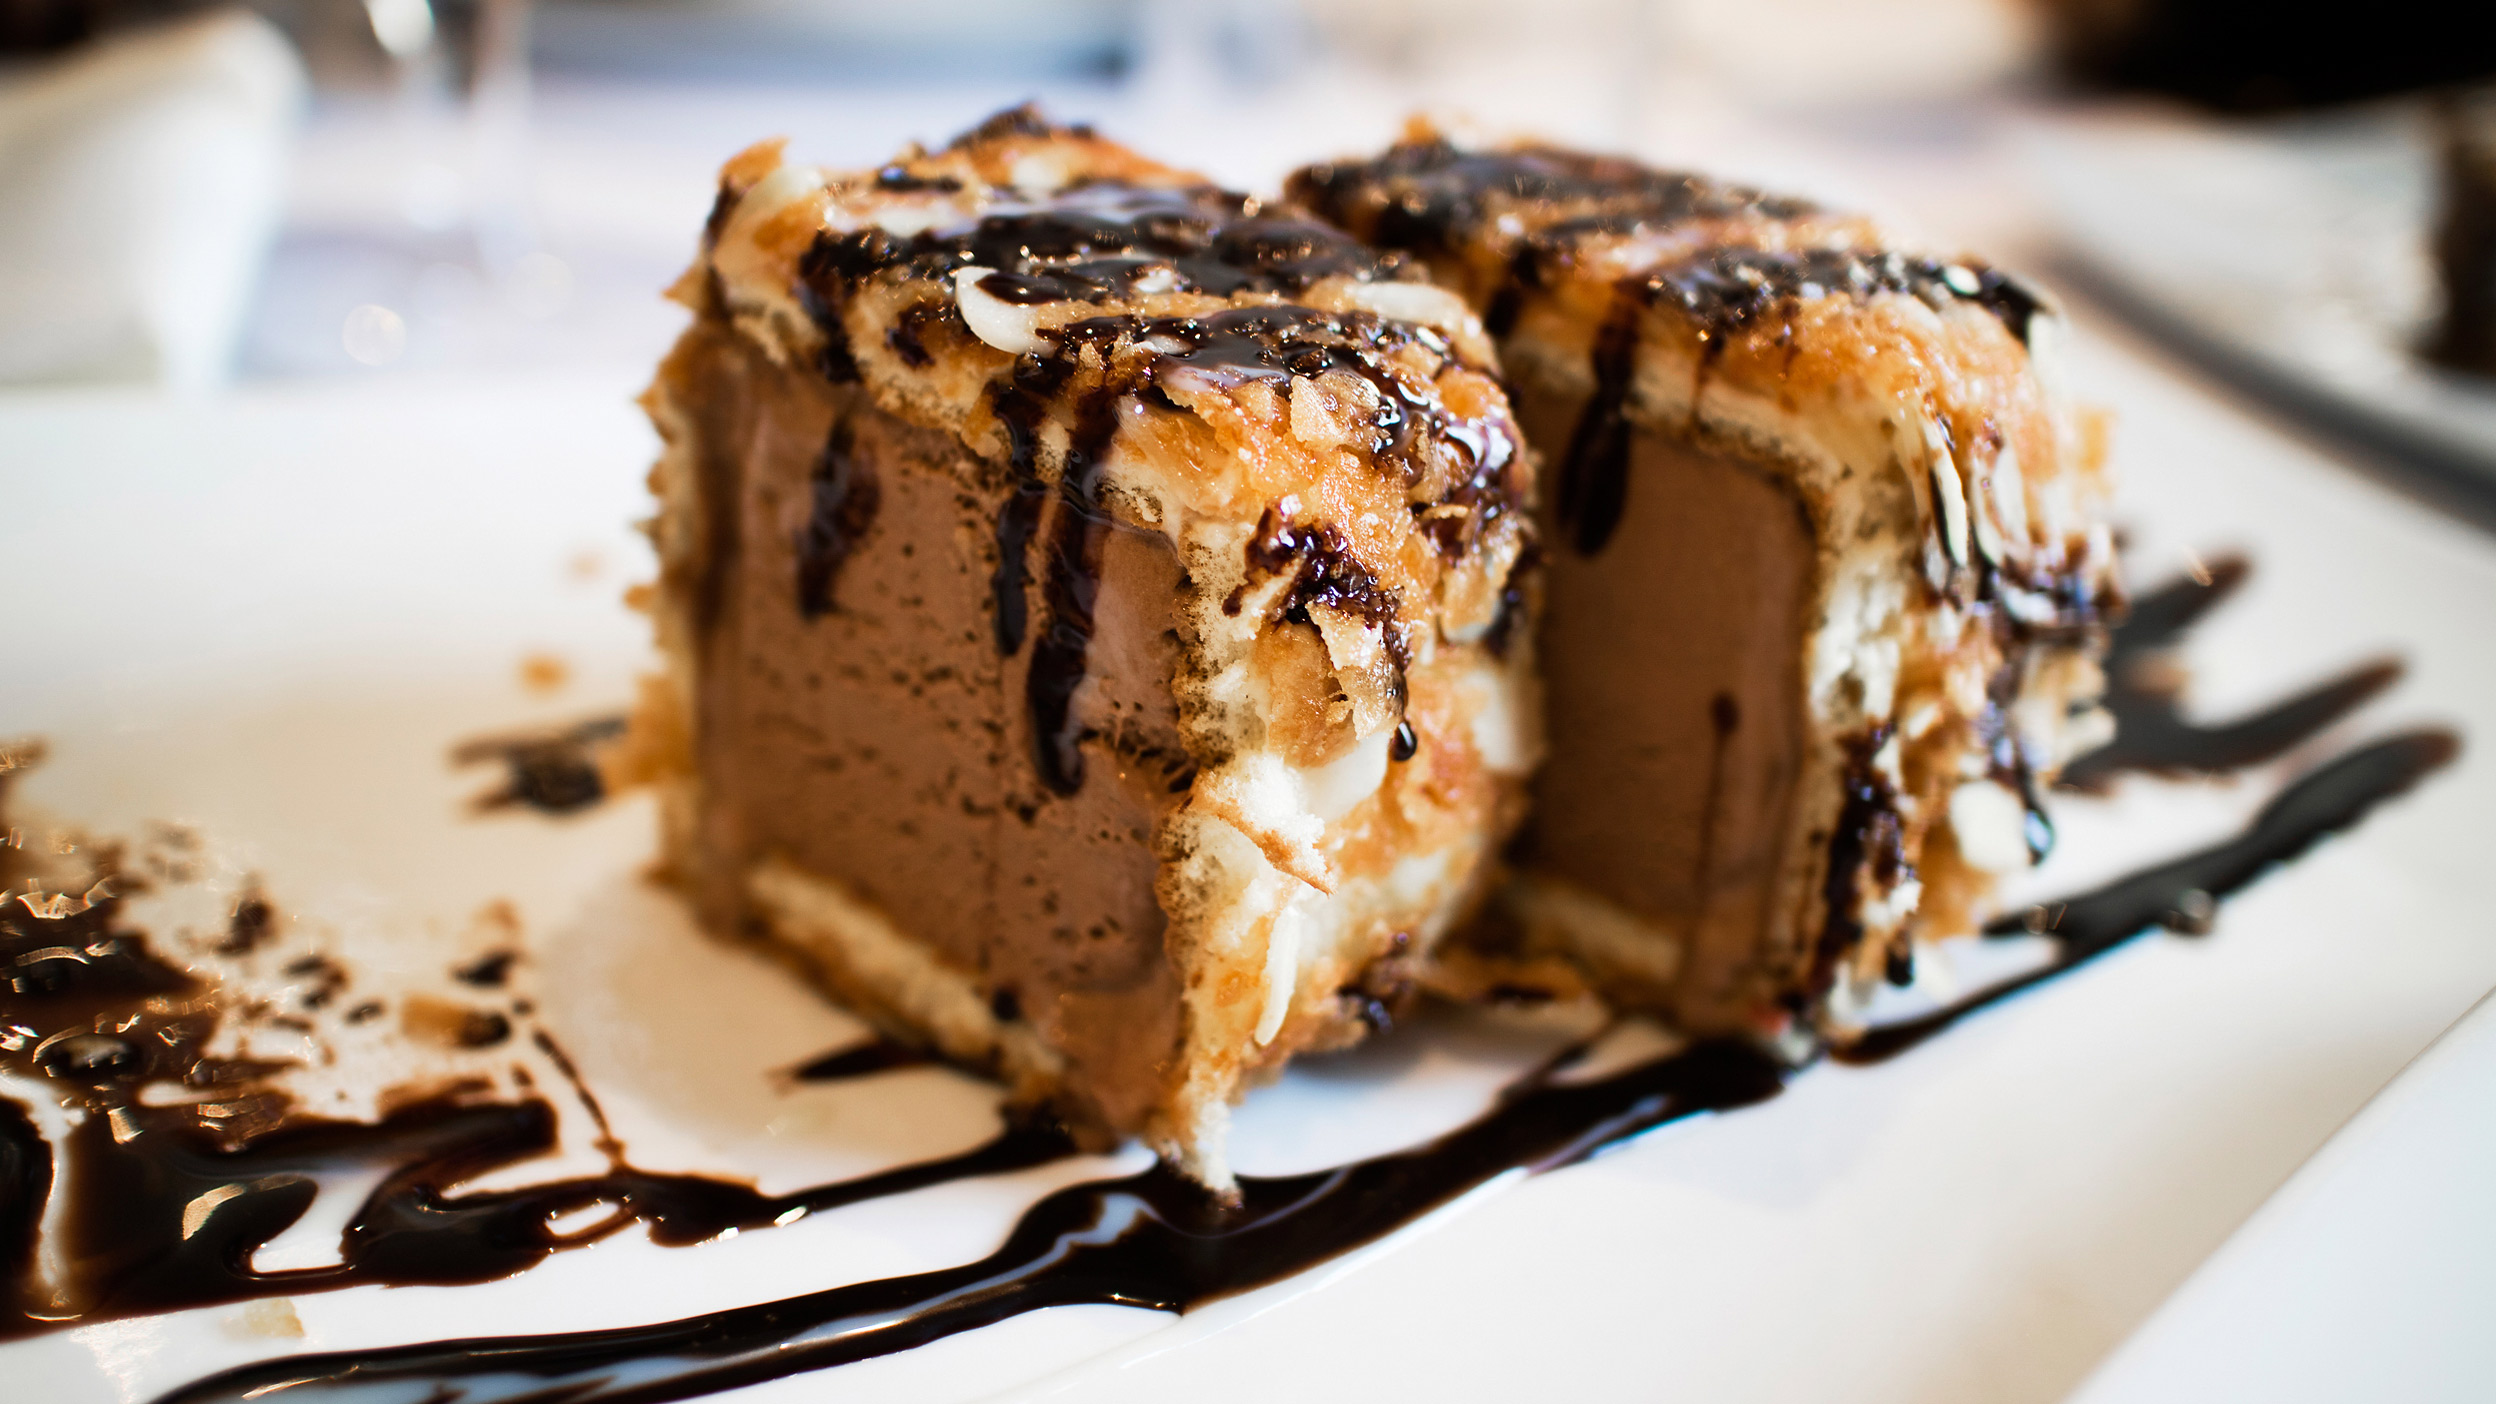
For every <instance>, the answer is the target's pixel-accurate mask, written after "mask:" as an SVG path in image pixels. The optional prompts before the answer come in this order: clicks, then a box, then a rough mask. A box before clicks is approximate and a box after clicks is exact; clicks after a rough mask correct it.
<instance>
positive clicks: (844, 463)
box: [795, 418, 881, 619]
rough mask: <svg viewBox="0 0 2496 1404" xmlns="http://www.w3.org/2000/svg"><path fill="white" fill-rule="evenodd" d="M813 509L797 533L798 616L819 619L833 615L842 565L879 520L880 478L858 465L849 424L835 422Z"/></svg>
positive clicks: (818, 467) (818, 470)
mask: <svg viewBox="0 0 2496 1404" xmlns="http://www.w3.org/2000/svg"><path fill="white" fill-rule="evenodd" d="M810 485H811V490H812V491H811V496H812V510H811V511H810V512H809V513H808V514H807V517H806V525H804V526H802V527H800V528H798V531H797V541H796V543H795V545H796V547H797V612H798V613H799V614H800V615H801V616H803V617H805V618H807V619H817V618H820V617H822V616H823V615H826V614H829V613H831V612H832V610H833V601H832V586H833V582H835V581H836V580H838V579H839V578H840V573H841V563H842V562H843V561H846V560H848V559H849V553H850V552H851V551H852V550H854V549H856V547H857V545H858V539H859V538H860V537H862V536H864V535H866V532H867V528H868V527H869V526H870V525H872V524H873V523H874V521H875V509H876V507H877V506H878V505H879V503H880V501H881V493H880V491H879V489H878V486H877V484H876V481H875V474H874V472H873V471H872V470H870V469H869V468H867V467H866V465H864V464H862V463H860V462H859V461H858V454H857V450H856V446H855V444H854V443H853V441H852V432H851V429H850V424H849V420H848V419H846V418H842V419H838V420H835V421H833V424H832V432H831V435H830V436H829V437H828V438H826V439H825V440H824V445H823V453H822V455H821V456H820V457H819V458H817V459H816V460H815V473H814V477H813V479H812V480H811V484H810Z"/></svg>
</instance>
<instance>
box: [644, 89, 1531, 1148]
mask: <svg viewBox="0 0 2496 1404" xmlns="http://www.w3.org/2000/svg"><path fill="white" fill-rule="evenodd" d="M1418 276H1419V275H1418V274H1411V275H1407V274H1405V273H1404V272H1403V271H1402V266H1401V264H1400V263H1399V262H1397V261H1395V260H1391V259H1381V258H1380V257H1378V256H1376V255H1374V254H1372V253H1371V252H1369V251H1368V250H1366V249H1364V248H1362V247H1361V246H1360V245H1358V244H1357V243H1355V242H1353V241H1352V240H1350V239H1349V238H1347V237H1345V236H1344V235H1342V234H1341V233H1340V232H1338V231H1335V230H1333V229H1331V228H1328V227H1326V226H1323V225H1320V224H1317V223H1314V222H1312V221H1309V220H1307V219H1305V218H1304V217H1301V216H1298V215H1295V214H1294V213H1292V212H1290V211H1281V210H1267V209H1264V208H1261V207H1260V206H1259V205H1258V203H1257V202H1256V201H1254V200H1250V199H1248V198H1246V197H1243V196H1240V195H1236V194H1232V193H1228V192H1225V191H1222V190H1219V189H1217V188H1215V187H1213V186H1211V185H1208V184H1206V183H1205V182H1204V181H1203V180H1202V179H1201V178H1199V177H1196V176H1193V175H1190V174H1188V173H1186V172H1184V171H1178V170H1173V169H1171V168H1168V167H1165V166H1161V165H1158V164H1155V163H1153V162H1150V161H1147V160H1145V159H1143V158H1141V157H1139V156H1137V155H1135V154H1133V153H1132V152H1129V151H1127V150H1125V149H1123V148H1120V147H1118V146H1115V145H1113V144H1111V143H1109V142H1106V141H1103V140H1101V139H1099V138H1097V137H1095V136H1093V135H1092V134H1091V133H1090V132H1089V131H1087V130H1085V129H1082V128H1072V129H1068V128H1058V127H1053V126H1050V125H1049V124H1047V123H1045V122H1043V121H1041V120H1040V119H1038V118H1037V117H1035V116H1034V115H1033V114H1031V113H1030V112H1029V111H1020V112H1013V113H1007V114H1004V115H1002V116H1000V117H998V118H995V119H992V120H991V121H989V122H988V123H986V124H984V125H983V126H981V127H980V128H978V129H977V130H975V131H973V132H971V133H969V134H967V135H966V136H964V137H963V138H961V139H960V140H958V141H956V142H955V143H954V144H952V145H951V146H949V147H947V148H945V149H944V150H942V151H938V152H934V153H921V152H918V151H916V150H913V151H911V152H906V153H904V154H903V155H902V156H901V157H899V158H897V159H896V160H895V161H894V162H893V163H892V164H890V165H887V166H885V167H883V168H881V169H878V170H869V171H827V170H820V169H817V168H814V167H811V166H804V165H797V164H793V163H790V162H788V161H787V160H785V159H784V157H783V156H782V155H781V151H780V147H779V145H778V144H777V143H766V144H764V145H762V146H758V147H756V148H754V149H752V150H750V151H748V152H746V153H744V154H743V155H741V156H739V157H737V158H736V159H735V160H734V161H732V162H730V163H729V165H728V167H727V168H726V171H725V172H724V174H723V179H722V183H721V190H720V196H719V202H718V205H717V208H716V210H715V212H714V214H713V216H712V218H711V221H710V225H709V228H708V230H707V232H706V234H705V238H704V243H703V252H702V256H701V258H700V260H699V261H698V262H697V263H696V264H695V266H694V268H693V270H692V271H691V272H690V273H688V274H687V275H686V277H685V278H684V279H683V281H682V282H681V283H680V284H679V285H678V288H677V290H676V296H677V297H678V298H679V299H680V300H682V301H683V302H685V303H686V304H687V305H688V306H690V307H692V308H693V310H694V312H695V320H694V323H693V326H692V327H691V328H690V329H689V330H688V331H687V332H686V333H685V335H684V338H683V340H682V341H681V342H680V343H679V344H678V345H677V347H676V349H675V351H674V352H673V353H672V354H671V355H670V356H669V358H668V360H667V362H666V364H665V365H664V366H662V368H661V370H660V373H659V377H658V381H657V383H656V384H655V385H654V386H653V387H652V388H651V391H650V393H649V396H648V401H647V402H648V406H649V410H650V413H651V416H652V418H653V420H654V421H655V422H656V423H657V425H658V427H659V429H660V432H661V434H662V436H663V437H664V439H665V441H666V451H665V453H664V455H663V457H662V458H661V460H660V462H659V464H658V466H657V468H656V470H655V471H654V473H653V475H652V484H653V487H654V489H655V491H656V492H657V494H658V497H659V499H660V504H661V505H660V513H659V516H658V519H657V522H656V524H655V527H654V535H655V538H656V540H657V542H658V546H659V550H660V557H661V563H662V574H661V578H660V581H659V587H658V590H657V592H656V602H655V610H656V615H657V622H658V630H659V637H660V641H661V644H662V647H663V650H664V652H665V655H666V657H667V659H668V661H669V663H670V668H671V671H670V673H669V675H668V677H667V678H666V679H664V681H663V683H662V684H660V685H656V686H654V687H653V688H652V689H651V690H650V697H649V702H648V704H647V706H646V707H645V713H646V714H645V716H644V717H643V718H642V724H641V728H640V734H641V735H642V736H644V737H652V738H662V740H661V743H660V744H659V745H658V746H657V748H656V750H657V765H658V768H659V770H660V771H661V772H662V773H663V774H662V789H663V794H664V798H663V811H664V814H665V826H666V837H665V846H666V853H667V857H668V861H669V863H670V864H671V866H672V868H673V870H674V872H675V873H677V874H678V875H679V877H680V878H681V880H682V881H683V882H684V884H685V885H686V886H687V887H688V888H689V890H690V891H691V892H692V893H693V894H694V895H695V897H696V899H697V901H698V904H699V906H700V908H701V910H702V912H703V913H704V915H705V917H706V919H707V920H709V921H710V922H711V923H713V924H714V925H715V926H717V927H719V928H721V929H740V930H746V931H750V932H752V933H753V934H754V935H755V936H757V937H759V938H760V939H761V940H763V941H765V942H767V943H769V944H770V945H772V946H773V947H775V948H777V949H779V950H781V951H783V952H785V953H787V954H788V955H790V956H792V957H794V958H795V959H796V960H797V962H798V963H799V964H800V965H802V966H803V967H804V968H805V969H806V970H808V971H809V972H811V973H812V974H813V975H814V976H816V977H817V978H819V979H820V980H821V982H822V983H823V984H824V985H826V986H827V987H828V988H830V989H831V990H832V991H833V992H834V993H836V994H838V995H839V996H840V997H841V998H843V999H844V1000H846V1001H848V1002H850V1003H852V1004H854V1005H855V1006H856V1007H858V1008H859V1009H861V1010H863V1011H865V1012H866V1013H867V1014H868V1015H869V1016H870V1017H871V1018H873V1019H874V1020H876V1021H877V1022H878V1023H880V1024H882V1025H884V1026H885V1027H886V1028H887V1029H889V1030H890V1031H892V1032H894V1033H897V1034H900V1035H902V1036H905V1037H908V1038H911V1039H915V1040H920V1041H923V1042H926V1043H928V1044H931V1045H933V1046H934V1047H935V1048H937V1049H938V1050H940V1051H942V1052H943V1053H945V1054H947V1055H948V1056H950V1057H952V1058H955V1059H958V1060H960V1061H963V1062H965V1063H969V1064H972V1065H977V1066H985V1067H990V1068H993V1069H995V1070H996V1071H997V1072H998V1073H1000V1074H1001V1075H1002V1076H1003V1077H1004V1078H1006V1079H1007V1080H1008V1081H1009V1082H1010V1083H1011V1084H1012V1085H1013V1086H1014V1087H1015V1088H1016V1089H1017V1091H1018V1093H1019V1094H1020V1095H1022V1096H1023V1097H1025V1098H1027V1099H1032V1100H1042V1099H1045V1100H1047V1101H1048V1102H1050V1103H1052V1104H1053V1105H1054V1106H1055V1107H1056V1109H1057V1110H1058V1112H1059V1113H1060V1114H1061V1115H1063V1116H1064V1117H1066V1118H1067V1119H1068V1120H1069V1122H1070V1123H1072V1124H1074V1125H1076V1126H1078V1127H1079V1128H1082V1129H1085V1130H1089V1131H1091V1132H1094V1133H1097V1134H1124V1133H1141V1134H1144V1135H1146V1136H1148V1137H1150V1138H1151V1139H1152V1140H1153V1141H1154V1142H1155V1143H1157V1144H1158V1145H1159V1146H1161V1147H1162V1148H1163V1149H1164V1150H1166V1151H1168V1152H1170V1153H1172V1154H1174V1155H1175V1156H1176V1157H1177V1158H1178V1160H1179V1161H1180V1163H1181V1164H1183V1165H1184V1166H1185V1167H1187V1168H1188V1169H1189V1170H1190V1172H1191V1173H1193V1174H1195V1175H1197V1176H1198V1177H1200V1178H1202V1179H1204V1180H1205V1181H1207V1182H1208V1183H1211V1184H1215V1185H1221V1184H1224V1183H1227V1181H1228V1179H1229V1171H1228V1169H1227V1166H1226V1164H1225V1161H1224V1158H1223V1151H1222V1134H1223V1128H1224V1126H1225V1124H1226V1118H1227V1107H1228V1106H1229V1104H1230V1103H1231V1102H1232V1101H1233V1100H1234V1099H1235V1098H1236V1097H1237V1096H1238V1095H1239V1094H1240V1092H1241V1091H1242V1089H1243V1088H1244V1087H1245V1086H1246V1085H1247V1084H1248V1083H1249V1082H1250V1081H1251V1080H1253V1079H1255V1078H1257V1077H1258V1076H1260V1075H1261V1074H1266V1073H1270V1072H1271V1071H1273V1070H1275V1069H1277V1068H1279V1067H1280V1066H1281V1064H1282V1063H1283V1061H1284V1060H1285V1059H1286V1058H1287V1057H1289V1056H1290V1055H1291V1054H1292V1053H1294V1052H1297V1051H1301V1050H1307V1049H1316V1048H1326V1047H1333V1046H1337V1045H1341V1044H1344V1043H1347V1042H1350V1041H1352V1040H1355V1039H1357V1038H1359V1037H1360V1036H1361V1035H1362V1033H1363V1032H1364V1030H1365V1029H1366V1028H1368V1027H1369V1026H1370V1025H1371V1024H1373V1023H1375V1022H1378V1021H1379V1020H1381V1019H1382V1018H1383V1017H1384V1016H1385V1014H1386V1013H1387V1012H1388V1011H1389V1010H1390V1009H1391V1007H1392V1006H1393V1004H1394V1002H1395V1001H1396V999H1397V998H1399V997H1400V995H1401V993H1402V991H1403V990H1404V989H1405V988H1406V987H1407V986H1408V985H1409V983H1410V973H1409V972H1410V969H1411V967H1412V966H1413V965H1414V964H1415V963H1417V962H1419V961H1421V960H1422V959H1424V958H1425V957H1426V956H1427V954H1428V953H1429V951H1430V950H1431V949H1432V948H1433V946H1434V945H1435V944H1436V943H1437V942H1438V941H1439V939H1440V937H1441V936H1442V935H1443V934H1444V933H1445V932H1446V931H1447V930H1449V929H1450V927H1451V926H1452V925H1454V924H1455V923H1456V922H1457V921H1458V920H1459V919H1460V918H1462V917H1464V916H1465V914H1466V913H1467V911H1468V910H1469V909H1470V908H1471V907H1472V906H1474V905H1475V904H1476V903H1477V902H1478V901H1479V900H1480V898H1481V896H1482V894H1483V893H1484V892H1485V891H1486V890H1487V887H1488V883H1489V881H1490V877H1489V874H1490V872H1491V864H1490V863H1489V862H1488V859H1489V858H1490V855H1491V854H1492V853H1493V852H1494V851H1495V850H1496V849H1497V847H1498V845H1499V844H1500V843H1501V842H1502V841H1503V840H1504V839H1505V837H1506V836H1507V834H1508V833H1509V831H1510V830H1511V829H1512V828H1513V827H1514V825H1515V823H1516V821H1517V820H1518V818H1519V817H1520V815H1521V813H1522V810H1523V805H1524V781H1525V776H1526V774H1527V772H1528V771H1529V770H1530V768H1531V766H1532V764H1533V762H1534V760H1535V758H1536V754H1537V751H1538V747H1539V736H1540V730H1539V722H1538V719H1537V713H1536V701H1535V696H1534V689H1533V686H1532V682H1531V678H1532V673H1531V666H1530V660H1529V658H1528V652H1529V649H1530V639H1531V634H1532V628H1531V621H1530V619H1528V618H1526V617H1525V616H1526V613H1527V611H1529V610H1530V608H1531V602H1530V595H1531V589H1530V579H1529V576H1528V573H1527V572H1526V571H1524V570H1523V569H1521V568H1520V567H1519V565H1518V562H1519V560H1520V559H1521V558H1522V557H1526V556H1527V555H1529V554H1530V552H1531V550H1532V545H1531V543H1532V536H1533V526H1532V522H1531V514H1530V510H1529V506H1530V501H1531V497H1532V493H1533V469H1532V465H1531V461H1530V460H1529V459H1528V458H1527V457H1526V455H1525V454H1524V453H1523V451H1522V449H1521V446H1520V443H1519V440H1518V437H1517V435H1516V433H1515V430H1514V427H1513V425H1512V424H1511V422H1510V418H1509V412H1508V407H1507V402H1506V400H1505V398H1504V396H1503V394H1502V392H1501V389H1500V387H1499V384H1498V382H1497V380H1496V379H1495V366H1494V363H1493V361H1492V353H1491V351H1490V349H1489V345H1488V342H1487V340H1486V339H1485V338H1484V336H1483V335H1482V332H1481V329H1480V325H1479V323H1478V322H1477V321H1476V319H1475V317H1474V314H1473V313H1472V312H1470V311H1469V310H1467V309H1466V307H1465V306H1464V305H1463V303H1462V302H1461V300H1460V299H1458V298H1456V297H1454V296H1452V295H1451V294H1449V293H1447V292H1445V291H1444V290H1442V289H1440V288H1437V287H1435V286H1433V285H1431V284H1428V283H1426V282H1422V281H1418ZM664 738H674V739H673V740H666V739H664Z"/></svg>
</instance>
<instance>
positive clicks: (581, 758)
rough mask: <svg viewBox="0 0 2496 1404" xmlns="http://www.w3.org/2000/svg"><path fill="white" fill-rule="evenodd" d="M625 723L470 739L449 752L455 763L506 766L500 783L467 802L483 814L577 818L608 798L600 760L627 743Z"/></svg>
mask: <svg viewBox="0 0 2496 1404" xmlns="http://www.w3.org/2000/svg"><path fill="white" fill-rule="evenodd" d="M626 720H627V719H626V718H625V717H624V716H623V715H621V714H611V715H606V716H596V717H590V718H587V719H586V720H583V721H577V722H574V723H572V724H571V725H569V726H564V727H558V728H555V729H553V730H550V731H524V732H511V733H501V734H496V735H492V736H478V737H472V738H470V739H468V740H466V741H462V742H460V743H459V744H458V745H456V746H453V747H452V748H451V763H452V764H453V765H458V766H466V765H479V764H483V763H485V762H487V761H499V762H501V763H502V765H503V768H504V774H503V780H502V783H501V784H499V785H496V786H495V787H494V788H492V789H490V790H487V791H485V792H484V793H482V794H479V795H478V796H476V797H475V798H474V799H472V800H470V801H469V807H470V808H472V809H474V810H475V811H477V812H478V813H480V814H482V813H489V812H491V811H494V810H498V809H511V808H522V809H534V810H536V811H537V812H538V813H540V814H573V813H577V812H579V811H581V810H584V809H588V808H590V807H591V806H593V805H595V804H597V803H598V802H599V801H601V800H603V799H605V798H606V797H607V784H606V780H605V778H604V777H603V776H602V775H600V773H599V770H598V756H599V754H600V753H601V752H602V751H604V750H606V749H607V748H608V747H610V746H612V745H614V744H615V743H616V742H618V741H620V740H622V739H623V736H624V731H625V726H626Z"/></svg>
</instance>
